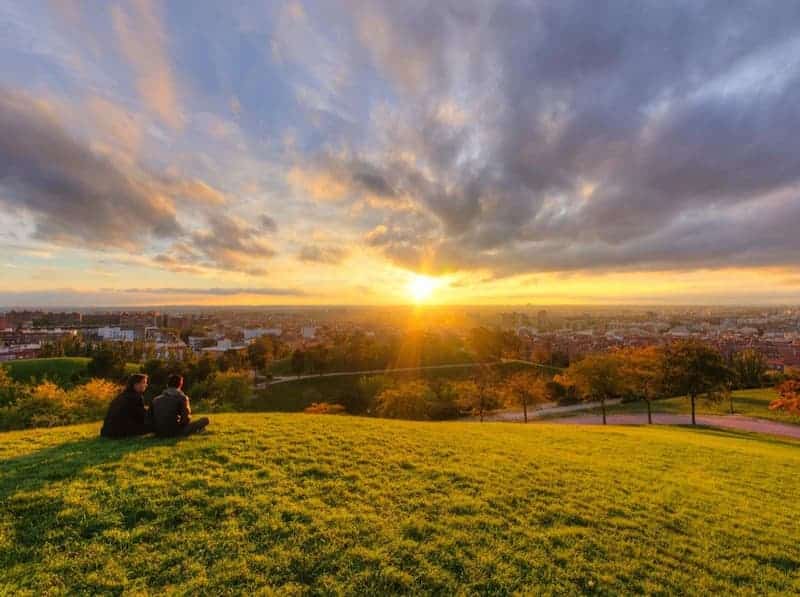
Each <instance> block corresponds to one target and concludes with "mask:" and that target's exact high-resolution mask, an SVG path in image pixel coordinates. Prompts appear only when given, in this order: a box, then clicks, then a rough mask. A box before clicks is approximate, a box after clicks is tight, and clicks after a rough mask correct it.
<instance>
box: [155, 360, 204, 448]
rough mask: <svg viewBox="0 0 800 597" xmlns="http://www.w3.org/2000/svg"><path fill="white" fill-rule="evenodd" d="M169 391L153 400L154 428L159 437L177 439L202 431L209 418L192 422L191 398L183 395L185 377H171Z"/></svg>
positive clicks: (168, 382)
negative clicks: (180, 436)
mask: <svg viewBox="0 0 800 597" xmlns="http://www.w3.org/2000/svg"><path fill="white" fill-rule="evenodd" d="M167 386H168V387H167V389H166V390H164V391H163V392H162V393H161V394H159V395H158V396H156V397H155V399H154V400H153V426H154V427H155V432H156V435H158V436H159V437H175V436H178V435H189V434H190V433H194V432H196V431H202V430H203V429H205V427H206V425H208V423H209V421H208V418H207V417H203V418H201V419H197V420H196V421H192V408H191V406H189V397H188V396H187V395H186V394H184V393H183V391H182V389H181V388H183V377H181V376H180V375H170V376H169V380H168V381H167Z"/></svg>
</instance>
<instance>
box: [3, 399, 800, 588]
mask: <svg viewBox="0 0 800 597" xmlns="http://www.w3.org/2000/svg"><path fill="white" fill-rule="evenodd" d="M210 429H211V431H210V432H208V433H206V434H204V435H201V436H194V437H191V438H188V439H184V440H179V441H178V440H156V439H148V438H145V439H136V440H124V441H104V440H101V439H99V438H96V434H97V430H98V424H93V425H82V426H76V427H66V428H58V429H50V430H32V431H23V432H12V433H6V434H2V435H0V503H2V508H0V594H15V595H16V594H25V593H29V594H43V593H46V594H65V595H75V594H97V593H106V594H120V593H122V592H126V593H130V594H155V593H165V594H173V593H178V594H213V595H220V594H255V593H256V592H258V591H259V590H264V593H262V594H271V591H276V592H279V593H282V594H335V593H347V594H367V595H379V594H387V593H408V594H426V593H437V594H453V593H461V594H468V593H489V594H507V593H510V592H513V591H519V592H524V593H528V594H565V595H574V594H579V593H593V592H594V593H598V594H630V593H661V594H697V595H700V594H703V595H709V594H736V593H739V594H767V593H784V594H786V593H797V592H798V591H800V542H799V541H798V538H800V518H798V516H797V496H798V495H800V475H798V474H797V471H798V467H800V444H797V443H791V442H786V441H780V440H776V439H774V438H766V437H761V436H756V435H742V434H736V433H730V432H722V431H713V430H707V429H705V430H691V429H686V428H662V427H658V428H646V427H639V428H637V427H632V428H619V427H612V428H601V427H578V426H576V427H567V426H558V425H546V424H535V425H519V424H485V425H480V424H478V423H413V422H400V421H386V420H378V419H367V418H352V417H332V416H329V417H325V416H310V415H302V414H256V415H242V414H238V415H233V414H230V415H215V416H214V417H213V419H212V426H211V428H210Z"/></svg>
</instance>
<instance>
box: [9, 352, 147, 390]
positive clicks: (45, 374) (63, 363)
mask: <svg viewBox="0 0 800 597" xmlns="http://www.w3.org/2000/svg"><path fill="white" fill-rule="evenodd" d="M90 360H91V359H89V358H88V357H52V358H44V359H20V360H18V361H9V362H7V363H4V364H3V366H5V367H7V368H8V371H9V373H10V375H11V377H12V378H13V379H15V380H16V381H21V382H29V381H30V380H31V379H36V380H39V381H41V380H42V379H45V378H47V379H49V380H50V381H53V382H55V383H58V384H60V385H63V384H67V383H69V382H70V381H71V380H72V377H73V375H75V374H78V375H85V374H86V369H87V367H88V365H89V361H90ZM125 371H126V373H136V372H137V371H139V365H138V364H137V363H127V364H126V365H125Z"/></svg>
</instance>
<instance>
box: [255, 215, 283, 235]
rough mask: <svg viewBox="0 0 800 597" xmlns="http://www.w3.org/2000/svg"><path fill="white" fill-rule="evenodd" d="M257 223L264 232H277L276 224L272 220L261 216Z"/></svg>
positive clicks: (266, 216)
mask: <svg viewBox="0 0 800 597" xmlns="http://www.w3.org/2000/svg"><path fill="white" fill-rule="evenodd" d="M258 223H259V224H260V225H261V229H262V230H263V231H264V232H277V231H278V223H277V222H276V221H275V219H274V218H271V217H270V216H268V215H266V214H263V215H262V216H261V217H260V218H258Z"/></svg>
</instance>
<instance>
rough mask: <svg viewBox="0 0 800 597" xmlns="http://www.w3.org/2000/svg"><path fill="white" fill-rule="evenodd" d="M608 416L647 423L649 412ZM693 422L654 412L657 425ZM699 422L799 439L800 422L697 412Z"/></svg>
mask: <svg viewBox="0 0 800 597" xmlns="http://www.w3.org/2000/svg"><path fill="white" fill-rule="evenodd" d="M607 419H608V424H609V425H647V415H646V414H630V415H609V416H608V417H607ZM547 422H548V423H559V424H563V425H601V424H602V423H603V418H602V417H601V416H600V415H576V416H574V417H565V418H563V419H550V420H548V421H547ZM691 423H692V417H691V416H690V415H671V414H662V413H654V414H653V424H654V425H691ZM697 424H698V425H703V426H706V427H719V428H722V429H736V430H738V431H752V432H754V433H766V434H768V435H780V436H783V437H791V438H794V439H800V425H792V424H790V423H778V422H776V421H768V420H766V419H753V418H750V417H742V416H739V415H697Z"/></svg>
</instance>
